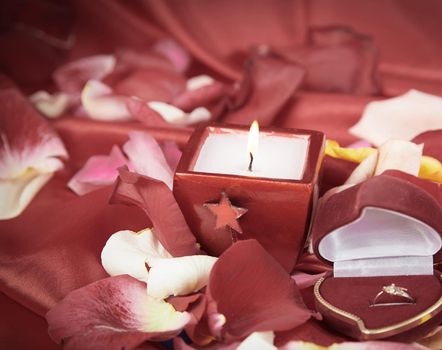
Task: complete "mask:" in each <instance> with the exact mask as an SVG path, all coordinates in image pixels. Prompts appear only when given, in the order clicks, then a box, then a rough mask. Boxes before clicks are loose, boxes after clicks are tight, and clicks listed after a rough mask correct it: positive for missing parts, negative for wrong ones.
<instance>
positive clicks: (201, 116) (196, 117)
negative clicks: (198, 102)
mask: <svg viewBox="0 0 442 350" xmlns="http://www.w3.org/2000/svg"><path fill="white" fill-rule="evenodd" d="M211 117H212V114H211V113H210V111H209V110H208V109H207V108H205V107H198V108H195V109H194V110H193V111H192V112H190V113H189V114H188V116H187V119H186V120H185V121H183V122H182V124H183V125H192V124H197V123H201V122H206V121H208V120H210V118H211Z"/></svg>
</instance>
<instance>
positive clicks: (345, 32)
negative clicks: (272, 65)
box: [282, 26, 380, 95]
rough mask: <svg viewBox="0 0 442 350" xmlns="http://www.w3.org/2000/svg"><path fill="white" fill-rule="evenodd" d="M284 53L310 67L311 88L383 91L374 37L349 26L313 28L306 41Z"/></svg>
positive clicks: (307, 84) (359, 92)
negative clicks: (379, 77)
mask: <svg viewBox="0 0 442 350" xmlns="http://www.w3.org/2000/svg"><path fill="white" fill-rule="evenodd" d="M282 55H284V56H285V57H287V58H288V59H289V60H291V61H294V62H298V63H299V64H301V65H302V66H303V67H305V68H306V71H307V74H306V77H305V81H304V86H305V88H306V89H307V90H314V91H325V92H339V93H344V94H357V95H375V94H377V93H379V91H380V84H379V81H378V80H379V79H378V76H377V64H378V52H377V50H376V46H375V45H374V43H373V40H372V39H371V38H370V37H367V36H364V35H361V34H359V33H356V32H354V31H352V30H351V29H349V28H347V27H344V26H334V27H333V26H330V27H326V28H313V29H310V30H309V33H308V39H307V43H306V44H305V45H298V46H295V47H293V48H289V49H284V50H282Z"/></svg>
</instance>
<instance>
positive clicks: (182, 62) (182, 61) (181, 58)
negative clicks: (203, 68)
mask: <svg viewBox="0 0 442 350" xmlns="http://www.w3.org/2000/svg"><path fill="white" fill-rule="evenodd" d="M154 51H156V52H159V53H161V54H163V55H164V56H165V57H167V58H168V59H169V61H170V62H172V64H173V65H174V67H175V69H176V70H177V72H180V73H184V72H185V71H186V70H187V68H188V67H189V65H190V63H191V57H190V55H189V53H188V52H187V51H186V49H184V48H183V47H182V46H181V45H180V44H178V43H177V42H176V41H175V40H173V39H161V40H159V41H158V42H157V43H156V44H155V45H154Z"/></svg>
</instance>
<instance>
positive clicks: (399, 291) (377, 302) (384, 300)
mask: <svg viewBox="0 0 442 350" xmlns="http://www.w3.org/2000/svg"><path fill="white" fill-rule="evenodd" d="M415 303H416V301H415V300H414V298H413V297H412V296H411V295H410V294H409V293H408V289H407V288H403V287H399V286H396V285H395V284H394V283H392V284H390V285H388V286H383V287H382V290H381V291H380V292H379V293H378V294H376V296H375V297H374V299H373V303H372V304H371V305H370V306H389V305H405V304H415Z"/></svg>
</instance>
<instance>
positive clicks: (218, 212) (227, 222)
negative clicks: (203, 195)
mask: <svg viewBox="0 0 442 350" xmlns="http://www.w3.org/2000/svg"><path fill="white" fill-rule="evenodd" d="M204 206H205V207H206V208H207V209H209V210H210V212H211V213H212V214H213V215H215V216H216V224H215V228H216V229H219V228H222V227H226V226H228V227H230V228H231V229H233V230H235V231H236V232H238V233H242V229H241V226H240V225H239V223H238V219H239V218H240V217H241V216H243V215H244V214H245V213H247V209H245V208H240V207H235V206H234V205H232V203H231V202H230V199H229V197H227V194H226V193H225V192H222V193H221V199H220V201H219V203H205V204H204Z"/></svg>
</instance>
